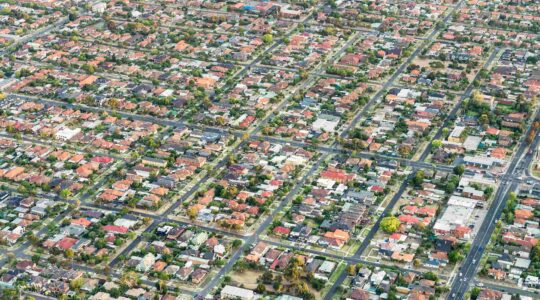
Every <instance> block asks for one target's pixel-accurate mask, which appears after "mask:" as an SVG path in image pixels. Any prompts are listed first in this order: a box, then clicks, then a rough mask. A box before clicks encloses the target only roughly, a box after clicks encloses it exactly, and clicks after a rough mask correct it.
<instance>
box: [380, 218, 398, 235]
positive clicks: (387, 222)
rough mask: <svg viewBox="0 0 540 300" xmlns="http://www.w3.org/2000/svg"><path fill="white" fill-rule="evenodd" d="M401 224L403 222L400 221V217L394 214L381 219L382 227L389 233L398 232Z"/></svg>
mask: <svg viewBox="0 0 540 300" xmlns="http://www.w3.org/2000/svg"><path fill="white" fill-rule="evenodd" d="M400 225H401V222H400V221H399V219H398V218H396V217H393V216H390V217H384V218H383V219H382V220H381V229H382V230H384V231H385V232H387V233H394V232H396V231H397V230H398V228H399V226H400Z"/></svg>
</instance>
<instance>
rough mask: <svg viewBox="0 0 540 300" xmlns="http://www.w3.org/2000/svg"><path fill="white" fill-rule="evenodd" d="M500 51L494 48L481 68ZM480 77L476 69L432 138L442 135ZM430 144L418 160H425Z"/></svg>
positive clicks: (429, 151)
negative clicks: (471, 79)
mask: <svg viewBox="0 0 540 300" xmlns="http://www.w3.org/2000/svg"><path fill="white" fill-rule="evenodd" d="M500 52H501V49H500V48H495V49H494V50H493V51H492V52H491V55H490V56H489V58H488V59H487V60H486V62H485V63H484V66H483V68H488V67H489V66H490V65H491V64H492V63H493V60H495V58H497V56H498V54H499V53H500ZM479 78H480V71H478V72H477V73H476V76H475V77H474V79H473V81H472V82H471V83H470V84H469V86H468V87H467V89H466V90H465V93H463V94H462V95H461V97H460V99H459V101H458V103H457V104H456V105H455V106H454V108H453V109H452V110H451V111H450V113H449V114H448V116H447V117H446V119H445V121H444V124H443V125H442V126H440V127H439V129H437V132H436V133H435V136H434V137H433V139H432V140H438V139H440V138H441V136H442V132H443V129H444V128H447V127H448V126H449V124H450V122H451V120H453V119H454V118H455V116H456V114H457V113H458V111H459V110H460V109H461V105H462V104H463V100H465V99H467V98H469V97H470V96H471V94H472V92H473V90H474V85H473V82H474V81H476V80H478V79H479ZM431 149H432V147H431V144H429V145H428V146H427V147H426V149H425V150H424V152H423V153H422V156H421V157H420V160H421V161H425V160H426V158H427V157H428V155H429V154H430V153H431Z"/></svg>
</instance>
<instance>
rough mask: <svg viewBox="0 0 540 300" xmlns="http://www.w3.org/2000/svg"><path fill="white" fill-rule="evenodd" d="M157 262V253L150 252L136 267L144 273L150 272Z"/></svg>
mask: <svg viewBox="0 0 540 300" xmlns="http://www.w3.org/2000/svg"><path fill="white" fill-rule="evenodd" d="M155 262H156V257H155V255H154V254H152V253H148V254H146V255H145V256H144V257H143V258H142V259H141V261H140V262H139V264H138V265H137V267H136V270H137V271H139V272H143V273H144V272H148V271H149V270H150V269H151V268H152V266H153V265H154V263H155Z"/></svg>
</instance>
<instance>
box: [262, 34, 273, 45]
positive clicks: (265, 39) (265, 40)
mask: <svg viewBox="0 0 540 300" xmlns="http://www.w3.org/2000/svg"><path fill="white" fill-rule="evenodd" d="M273 40H274V37H273V36H272V35H271V34H269V33H267V34H265V35H263V36H262V41H263V43H265V44H270V43H271V42H272V41H273Z"/></svg>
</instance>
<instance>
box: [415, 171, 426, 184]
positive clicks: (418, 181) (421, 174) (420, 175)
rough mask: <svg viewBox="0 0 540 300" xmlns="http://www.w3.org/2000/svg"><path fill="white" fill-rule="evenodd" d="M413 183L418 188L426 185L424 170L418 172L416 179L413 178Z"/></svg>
mask: <svg viewBox="0 0 540 300" xmlns="http://www.w3.org/2000/svg"><path fill="white" fill-rule="evenodd" d="M412 182H413V184H414V186H416V187H419V186H421V185H422V183H424V171H423V170H418V171H416V174H415V175H414V178H413V181H412Z"/></svg>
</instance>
